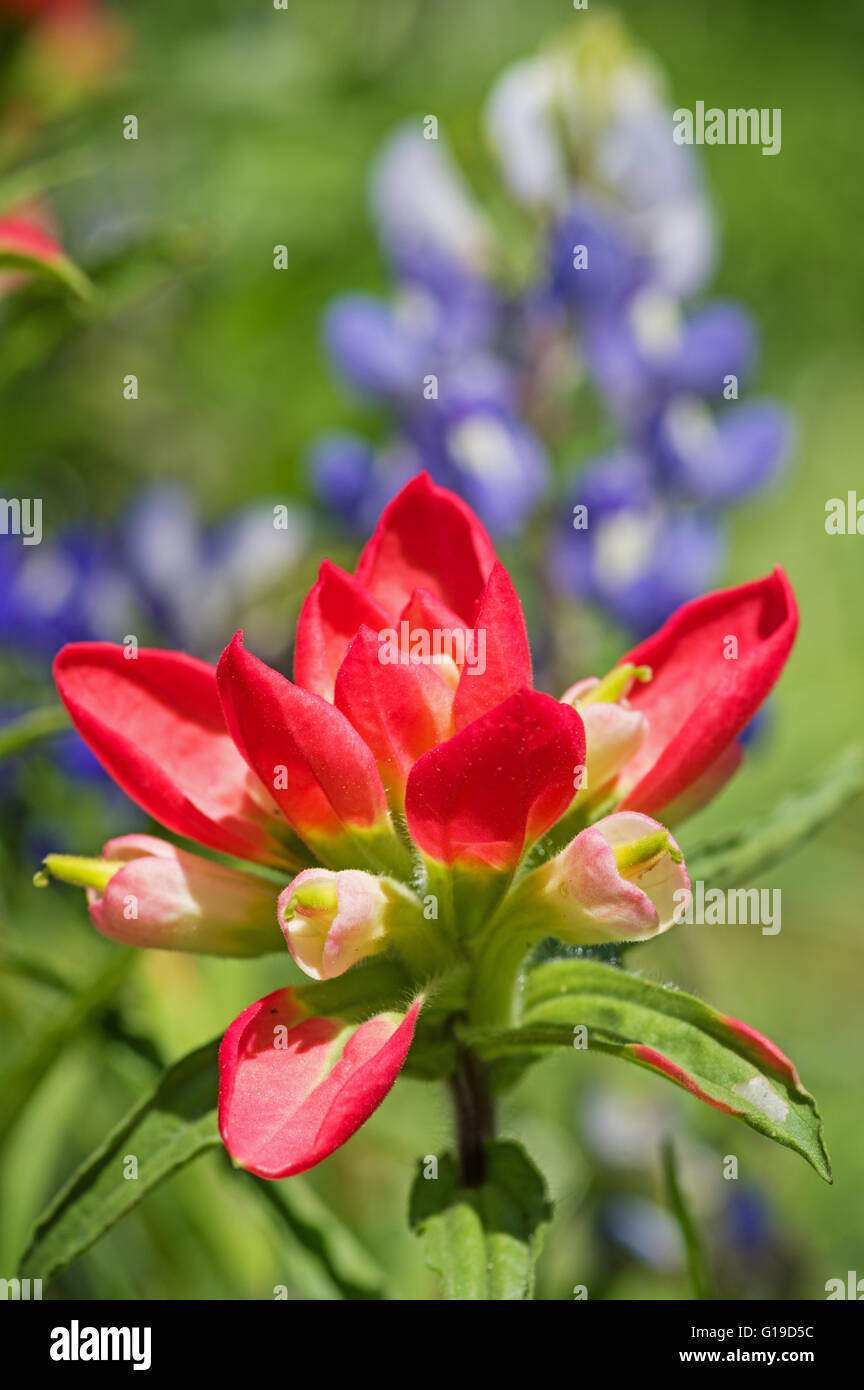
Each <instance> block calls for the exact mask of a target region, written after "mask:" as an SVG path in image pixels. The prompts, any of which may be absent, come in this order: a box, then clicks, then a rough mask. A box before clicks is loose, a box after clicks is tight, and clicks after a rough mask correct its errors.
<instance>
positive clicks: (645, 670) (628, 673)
mask: <svg viewBox="0 0 864 1390" xmlns="http://www.w3.org/2000/svg"><path fill="white" fill-rule="evenodd" d="M653 674H654V672H653V671H652V670H651V667H650V666H634V665H633V664H632V662H629V661H625V662H624V663H623V664H622V665H621V666H613V667H612V670H611V671H610V672H609V674H608V675H606V676H604V677H603V679H602V680H601V681H600V683H599V684H598V685H595V687H594V689H593V690H589V692H588V694H587V695H586V696H584V698H583V699H581V700H580V701H579V704H578V706H577V708H580V709H581V707H582V705H593V704H597V703H599V702H600V701H602V702H603V703H604V704H614V703H615V701H616V700H620V699H621V698H622V696H624V695H626V694H627V691H628V690H629V689H630V686H631V685H632V684H633V682H634V681H642V682H643V683H644V682H645V681H650V679H651V677H652V676H653Z"/></svg>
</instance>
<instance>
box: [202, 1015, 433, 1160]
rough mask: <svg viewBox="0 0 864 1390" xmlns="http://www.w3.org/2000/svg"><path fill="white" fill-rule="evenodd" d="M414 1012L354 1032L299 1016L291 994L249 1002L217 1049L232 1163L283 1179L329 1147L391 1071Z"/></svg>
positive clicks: (369, 1106) (347, 1133)
mask: <svg viewBox="0 0 864 1390" xmlns="http://www.w3.org/2000/svg"><path fill="white" fill-rule="evenodd" d="M419 1008H420V1002H419V1000H418V1001H417V1002H416V1003H414V1004H413V1005H412V1006H411V1008H410V1009H409V1010H408V1013H407V1014H406V1015H405V1017H404V1018H403V1019H401V1020H400V1019H398V1018H396V1017H394V1016H393V1015H391V1014H379V1015H377V1016H376V1017H375V1018H371V1019H369V1020H368V1022H366V1023H363V1024H361V1025H360V1027H359V1028H358V1027H353V1026H352V1025H350V1024H348V1025H346V1024H345V1023H343V1022H342V1021H341V1020H340V1019H332V1018H309V1016H308V1014H307V1012H306V1010H304V1008H303V1006H302V1005H301V1004H299V1003H298V1001H297V999H296V997H295V994H294V991H293V990H291V989H278V990H276V992H275V993H274V994H268V995H267V996H266V998H264V999H259V1001H258V1003H257V1004H251V1005H250V1006H249V1008H248V1009H246V1010H245V1011H244V1012H243V1013H242V1014H241V1015H240V1017H239V1018H236V1019H235V1020H234V1022H233V1023H232V1024H231V1027H230V1028H229V1029H228V1032H227V1033H226V1034H225V1037H224V1038H223V1040H222V1047H221V1048H220V1051H219V1131H220V1133H221V1135H222V1139H223V1141H224V1143H225V1147H226V1148H227V1149H228V1151H229V1153H230V1154H231V1156H232V1158H233V1159H234V1161H235V1162H236V1163H238V1164H240V1166H241V1167H243V1168H249V1169H250V1170H251V1171H252V1172H253V1173H257V1174H258V1175H259V1177H262V1178H289V1177H291V1176H292V1174H294V1173H302V1172H304V1171H305V1170H306V1169H307V1168H312V1167H314V1165H315V1164H316V1163H320V1162H321V1160H322V1159H323V1158H327V1156H328V1155H329V1154H331V1153H332V1152H333V1150H334V1149H338V1148H339V1146H340V1144H344V1143H345V1141H346V1140H347V1139H350V1138H351V1135H352V1134H353V1133H354V1132H355V1130H357V1129H359V1128H360V1126H361V1125H362V1124H363V1123H364V1121H366V1120H368V1118H369V1116H370V1115H371V1114H372V1111H373V1110H375V1109H376V1108H377V1106H379V1105H380V1104H381V1102H382V1100H383V1099H384V1097H385V1096H386V1094H387V1092H388V1091H389V1090H390V1087H391V1086H392V1085H393V1082H394V1081H395V1080H396V1077H397V1076H398V1075H399V1072H400V1070H401V1068H402V1064H403V1062H404V1061H405V1057H406V1056H407V1053H408V1049H409V1047H410V1046H411V1040H412V1038H413V1036H414V1025H415V1023H416V1021H417V1013H418V1011H419ZM340 1045H341V1046H340Z"/></svg>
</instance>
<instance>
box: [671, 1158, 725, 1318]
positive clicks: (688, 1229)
mask: <svg viewBox="0 0 864 1390" xmlns="http://www.w3.org/2000/svg"><path fill="white" fill-rule="evenodd" d="M663 1185H664V1187H665V1188H666V1196H667V1200H668V1202H669V1206H670V1207H671V1209H672V1214H673V1216H674V1217H675V1220H676V1221H677V1223H678V1229H679V1230H680V1232H681V1239H682V1240H683V1242H684V1249H685V1250H686V1251H687V1265H688V1268H689V1270H690V1279H691V1282H692V1284H693V1297H694V1298H699V1299H710V1298H713V1294H712V1292H711V1283H710V1280H709V1276H708V1273H707V1263H708V1262H707V1260H706V1258H705V1254H704V1251H703V1248H702V1241H701V1239H700V1236H699V1231H698V1229H697V1227H696V1222H695V1221H694V1219H693V1214H692V1212H691V1211H690V1207H689V1206H688V1204H687V1201H686V1199H685V1197H684V1193H683V1191H682V1189H681V1183H680V1181H679V1178H678V1160H677V1158H676V1156H675V1145H674V1143H673V1142H672V1139H671V1138H668V1139H667V1140H666V1141H665V1143H664V1145H663Z"/></svg>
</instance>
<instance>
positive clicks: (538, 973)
mask: <svg viewBox="0 0 864 1390" xmlns="http://www.w3.org/2000/svg"><path fill="white" fill-rule="evenodd" d="M580 1024H581V1025H584V1027H585V1028H586V1030H587V1046H588V1049H589V1050H590V1049H594V1050H595V1051H598V1052H608V1053H611V1054H612V1055H613V1056H616V1057H622V1058H624V1059H625V1060H626V1061H630V1062H636V1063H637V1064H638V1065H640V1066H643V1067H650V1068H651V1069H652V1070H654V1071H659V1072H660V1073H661V1074H662V1075H664V1076H666V1077H667V1078H668V1079H669V1080H670V1081H674V1082H675V1083H676V1084H677V1085H679V1086H683V1087H684V1088H685V1089H686V1090H688V1091H690V1093H691V1094H692V1095H695V1096H697V1097H698V1099H700V1100H704V1101H706V1102H707V1103H708V1104H709V1105H713V1106H716V1107H717V1108H718V1109H720V1110H725V1111H726V1112H727V1113H728V1114H731V1115H734V1116H735V1117H736V1118H738V1119H741V1120H744V1122H745V1123H746V1124H748V1125H750V1127H751V1128H752V1129H755V1130H758V1131H759V1133H760V1134H766V1135H767V1136H768V1137H769V1138H770V1139H775V1140H776V1141H777V1143H778V1144H783V1145H785V1146H786V1147H787V1148H790V1149H794V1150H795V1151H796V1153H799V1154H801V1156H802V1157H803V1158H806V1159H807V1161H808V1163H810V1164H812V1166H813V1167H814V1168H815V1169H816V1172H817V1173H818V1174H819V1175H820V1177H823V1178H825V1180H826V1181H827V1182H830V1181H831V1167H830V1162H829V1159H828V1154H827V1152H826V1150H825V1146H824V1143H823V1140H822V1120H821V1118H820V1115H819V1111H818V1110H817V1109H816V1103H815V1101H814V1100H813V1097H812V1096H811V1095H810V1094H809V1092H808V1091H805V1089H804V1087H803V1086H802V1085H801V1082H800V1080H799V1078H798V1073H797V1072H796V1070H795V1068H794V1066H793V1065H792V1063H791V1062H790V1061H789V1059H788V1058H787V1057H784V1055H783V1053H782V1052H781V1051H780V1050H779V1048H777V1047H776V1046H775V1045H774V1044H773V1043H772V1042H770V1041H769V1040H768V1039H767V1038H764V1037H762V1035H761V1034H760V1033H757V1032H755V1031H754V1030H753V1029H751V1028H748V1027H747V1026H746V1025H745V1024H743V1023H739V1022H738V1021H737V1020H736V1019H732V1018H728V1017H727V1016H726V1015H725V1014H721V1013H718V1012H717V1010H716V1009H712V1008H711V1007H710V1006H709V1005H708V1004H704V1003H703V1002H702V1000H701V999H695V998H694V997H693V996H692V995H690V994H683V993H681V992H680V991H678V990H675V989H669V988H666V987H664V986H663V985H657V984H653V983H652V982H651V981H650V980H643V979H639V978H638V977H637V976H636V975H630V974H628V973H627V972H626V971H623V970H616V969H615V968H614V967H612V966H609V965H601V964H599V963H598V962H596V961H577V960H566V961H551V962H549V963H548V964H546V965H540V966H538V967H537V969H536V970H534V971H532V972H531V974H530V975H529V977H528V980H527V983H526V986H525V991H524V995H523V1007H522V1015H521V1022H520V1026H519V1027H517V1028H511V1029H491V1028H465V1029H461V1030H460V1033H459V1035H460V1037H461V1038H462V1040H463V1042H465V1043H468V1044H469V1045H470V1046H472V1047H474V1048H476V1050H477V1051H478V1052H479V1053H480V1055H481V1056H483V1057H485V1058H487V1059H489V1058H495V1057H506V1056H508V1055H509V1056H512V1055H517V1056H519V1055H522V1056H524V1055H525V1054H530V1053H531V1052H534V1054H535V1055H542V1053H543V1052H544V1051H546V1050H548V1049H549V1048H558V1047H571V1048H572V1047H573V1046H574V1041H578V1038H577V1035H575V1034H574V1029H575V1028H576V1027H577V1026H578V1025H580Z"/></svg>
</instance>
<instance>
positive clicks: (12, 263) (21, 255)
mask: <svg viewBox="0 0 864 1390" xmlns="http://www.w3.org/2000/svg"><path fill="white" fill-rule="evenodd" d="M0 270H21V271H24V272H26V273H27V274H28V275H45V276H47V277H48V278H49V279H52V280H57V281H59V283H60V284H61V285H65V286H66V288H67V289H69V290H72V292H73V294H77V295H78V297H79V298H80V299H90V298H91V296H92V294H93V285H92V283H91V282H90V280H89V279H88V278H87V276H86V275H85V274H84V271H83V270H81V268H80V267H79V266H77V265H76V264H75V262H74V261H71V260H70V259H69V257H68V256H63V255H57V256H38V255H30V254H28V253H27V252H25V251H18V250H13V249H12V248H11V247H5V246H3V245H2V243H0Z"/></svg>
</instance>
